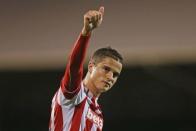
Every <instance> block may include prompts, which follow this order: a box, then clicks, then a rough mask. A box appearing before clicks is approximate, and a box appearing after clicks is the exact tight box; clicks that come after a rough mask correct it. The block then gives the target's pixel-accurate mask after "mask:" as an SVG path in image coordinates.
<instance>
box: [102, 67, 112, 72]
mask: <svg viewBox="0 0 196 131" xmlns="http://www.w3.org/2000/svg"><path fill="white" fill-rule="evenodd" d="M103 69H104V70H105V71H107V72H109V71H110V70H111V69H110V67H108V66H104V67H103Z"/></svg>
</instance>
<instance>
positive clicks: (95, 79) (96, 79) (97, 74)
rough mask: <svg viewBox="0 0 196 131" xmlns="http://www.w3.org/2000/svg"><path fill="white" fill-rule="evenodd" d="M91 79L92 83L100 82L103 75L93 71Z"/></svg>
mask: <svg viewBox="0 0 196 131" xmlns="http://www.w3.org/2000/svg"><path fill="white" fill-rule="evenodd" d="M91 78H92V79H93V80H94V81H101V80H102V79H103V74H102V73H101V71H100V70H93V71H92V73H91Z"/></svg>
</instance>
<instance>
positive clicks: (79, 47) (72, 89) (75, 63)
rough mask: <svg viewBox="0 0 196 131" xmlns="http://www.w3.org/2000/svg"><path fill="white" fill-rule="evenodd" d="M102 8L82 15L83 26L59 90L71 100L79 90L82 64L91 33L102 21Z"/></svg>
mask: <svg viewBox="0 0 196 131" xmlns="http://www.w3.org/2000/svg"><path fill="white" fill-rule="evenodd" d="M103 14H104V7H100V9H99V11H96V10H90V11H88V12H87V13H86V14H85V15H84V26H83V29H82V32H81V34H80V36H79V38H78V39H77V41H76V43H75V44H74V47H73V49H72V51H71V53H70V56H69V59H68V63H67V66H66V69H65V74H64V76H63V79H62V81H61V89H62V91H63V93H64V95H65V97H67V98H72V97H73V96H74V95H75V94H77V93H78V91H79V90H80V83H81V81H82V76H83V63H84V58H85V55H86V51H87V47H88V42H89V38H90V35H91V32H92V31H93V30H94V29H95V28H97V27H98V26H99V25H100V24H101V23H102V20H103Z"/></svg>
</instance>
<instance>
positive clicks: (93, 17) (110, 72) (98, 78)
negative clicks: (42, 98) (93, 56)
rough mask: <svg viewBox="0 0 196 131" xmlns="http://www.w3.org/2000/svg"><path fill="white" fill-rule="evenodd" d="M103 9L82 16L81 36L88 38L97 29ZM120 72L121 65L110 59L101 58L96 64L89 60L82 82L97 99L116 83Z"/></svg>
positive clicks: (101, 19)
mask: <svg viewBox="0 0 196 131" xmlns="http://www.w3.org/2000/svg"><path fill="white" fill-rule="evenodd" d="M103 15H104V7H100V8H99V10H98V11H96V10H90V11H88V12H87V13H86V14H85V15H84V26H83V29H82V35H83V36H88V35H90V34H91V33H92V31H93V30H94V29H96V28H97V27H99V26H100V25H101V23H102V21H103ZM121 70H122V64H121V63H120V62H119V61H117V60H115V59H113V58H111V57H105V58H102V59H101V61H99V62H98V63H94V62H93V60H90V62H89V65H88V72H87V74H86V76H85V78H84V80H83V83H84V85H85V87H87V88H88V89H89V90H90V91H91V92H92V93H93V95H94V96H96V97H98V96H100V95H101V93H103V92H106V91H108V90H109V89H111V88H112V86H113V85H114V84H115V83H116V81H117V79H118V76H119V75H120V72H121Z"/></svg>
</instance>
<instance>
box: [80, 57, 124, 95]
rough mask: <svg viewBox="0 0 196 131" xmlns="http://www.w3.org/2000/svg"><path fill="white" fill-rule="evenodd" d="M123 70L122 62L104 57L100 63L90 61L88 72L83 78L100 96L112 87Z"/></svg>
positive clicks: (87, 85)
mask: <svg viewBox="0 0 196 131" xmlns="http://www.w3.org/2000/svg"><path fill="white" fill-rule="evenodd" d="M121 70H122V64H121V63H120V62H119V61H117V60H115V59H113V58H111V57H106V58H103V59H102V60H101V61H100V62H99V63H97V64H94V63H93V62H92V61H90V62H89V65H88V72H87V75H86V77H85V79H84V80H83V83H84V85H85V86H86V87H87V88H88V89H89V90H90V91H91V92H92V93H93V95H94V96H100V95H101V93H103V92H106V91H108V90H110V89H111V88H112V86H113V85H114V84H115V83H116V81H117V79H118V77H119V75H120V73H121Z"/></svg>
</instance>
